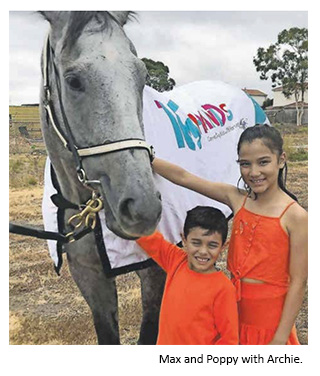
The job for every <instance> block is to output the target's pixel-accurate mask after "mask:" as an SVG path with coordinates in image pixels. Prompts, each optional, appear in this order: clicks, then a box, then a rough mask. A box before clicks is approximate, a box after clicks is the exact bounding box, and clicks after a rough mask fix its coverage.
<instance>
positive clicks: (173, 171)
mask: <svg viewBox="0 0 320 376" xmlns="http://www.w3.org/2000/svg"><path fill="white" fill-rule="evenodd" d="M152 167H153V170H154V171H155V172H156V173H157V174H159V175H161V176H162V177H164V178H166V179H167V180H169V181H171V182H172V183H174V184H177V185H180V186H182V187H185V188H188V189H190V190H192V191H195V192H198V193H200V194H202V195H204V196H206V197H209V198H212V199H213V200H215V201H219V202H222V203H223V204H226V205H228V206H229V207H230V208H231V209H232V210H233V211H234V209H235V208H237V205H238V203H242V201H243V195H242V194H241V193H240V192H239V191H238V189H237V187H235V186H233V185H231V184H226V183H215V182H211V181H209V180H205V179H202V178H200V177H199V176H196V175H193V174H191V173H190V172H188V171H186V170H185V169H183V168H182V167H179V166H177V165H175V164H173V163H170V162H167V161H164V160H162V159H159V158H155V159H154V161H153V163H152ZM240 205H241V204H240Z"/></svg>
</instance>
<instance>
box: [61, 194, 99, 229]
mask: <svg viewBox="0 0 320 376" xmlns="http://www.w3.org/2000/svg"><path fill="white" fill-rule="evenodd" d="M102 207H103V202H102V200H101V199H100V198H99V197H93V198H91V199H90V200H89V201H87V202H86V206H85V208H84V209H83V210H82V211H81V212H80V213H79V214H75V215H73V216H72V217H70V218H69V220H68V225H70V226H71V227H72V228H73V229H74V230H75V229H79V228H80V227H82V226H84V227H86V228H91V229H92V230H93V229H94V228H95V227H96V223H97V218H96V216H97V213H98V212H99V211H100V210H101V209H102Z"/></svg>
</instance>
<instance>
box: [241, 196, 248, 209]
mask: <svg viewBox="0 0 320 376" xmlns="http://www.w3.org/2000/svg"><path fill="white" fill-rule="evenodd" d="M248 197H249V195H246V197H245V198H244V200H243V203H242V206H241V208H243V207H244V206H245V204H246V202H247V198H248Z"/></svg>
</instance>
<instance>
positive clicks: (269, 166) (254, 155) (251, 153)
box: [239, 139, 286, 194]
mask: <svg viewBox="0 0 320 376" xmlns="http://www.w3.org/2000/svg"><path fill="white" fill-rule="evenodd" d="M285 161H286V156H285V153H282V154H281V155H280V156H279V155H278V154H277V153H274V152H273V151H272V150H270V149H269V147H267V146H266V145H265V144H264V142H263V141H262V140H261V139H256V140H254V141H252V142H243V143H242V145H241V147H240V151H239V165H240V172H241V176H242V178H243V180H244V181H245V183H246V184H247V185H248V186H249V187H250V188H251V189H252V191H253V192H254V193H256V194H261V193H264V192H266V191H269V190H270V189H272V188H278V174H279V170H280V169H281V168H283V167H284V164H285Z"/></svg>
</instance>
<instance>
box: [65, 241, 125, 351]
mask: <svg viewBox="0 0 320 376" xmlns="http://www.w3.org/2000/svg"><path fill="white" fill-rule="evenodd" d="M88 238H90V236H88ZM82 240H84V238H83V239H81V241H78V242H75V243H71V244H70V245H68V250H67V257H68V263H69V269H70V272H71V275H72V277H73V279H74V281H75V282H76V284H77V286H78V288H79V290H80V291H81V293H82V295H83V297H84V298H85V300H86V301H87V303H88V305H89V307H90V309H91V312H92V316H93V321H94V326H95V330H96V333H97V337H98V343H99V345H118V344H120V340H119V327H118V298H117V290H116V285H115V280H114V278H107V277H106V276H105V274H104V271H103V268H102V265H101V261H100V259H99V255H98V254H97V251H96V249H95V246H94V241H93V240H92V239H91V242H90V239H89V240H87V241H84V242H83V241H82ZM80 243H81V244H80Z"/></svg>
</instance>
